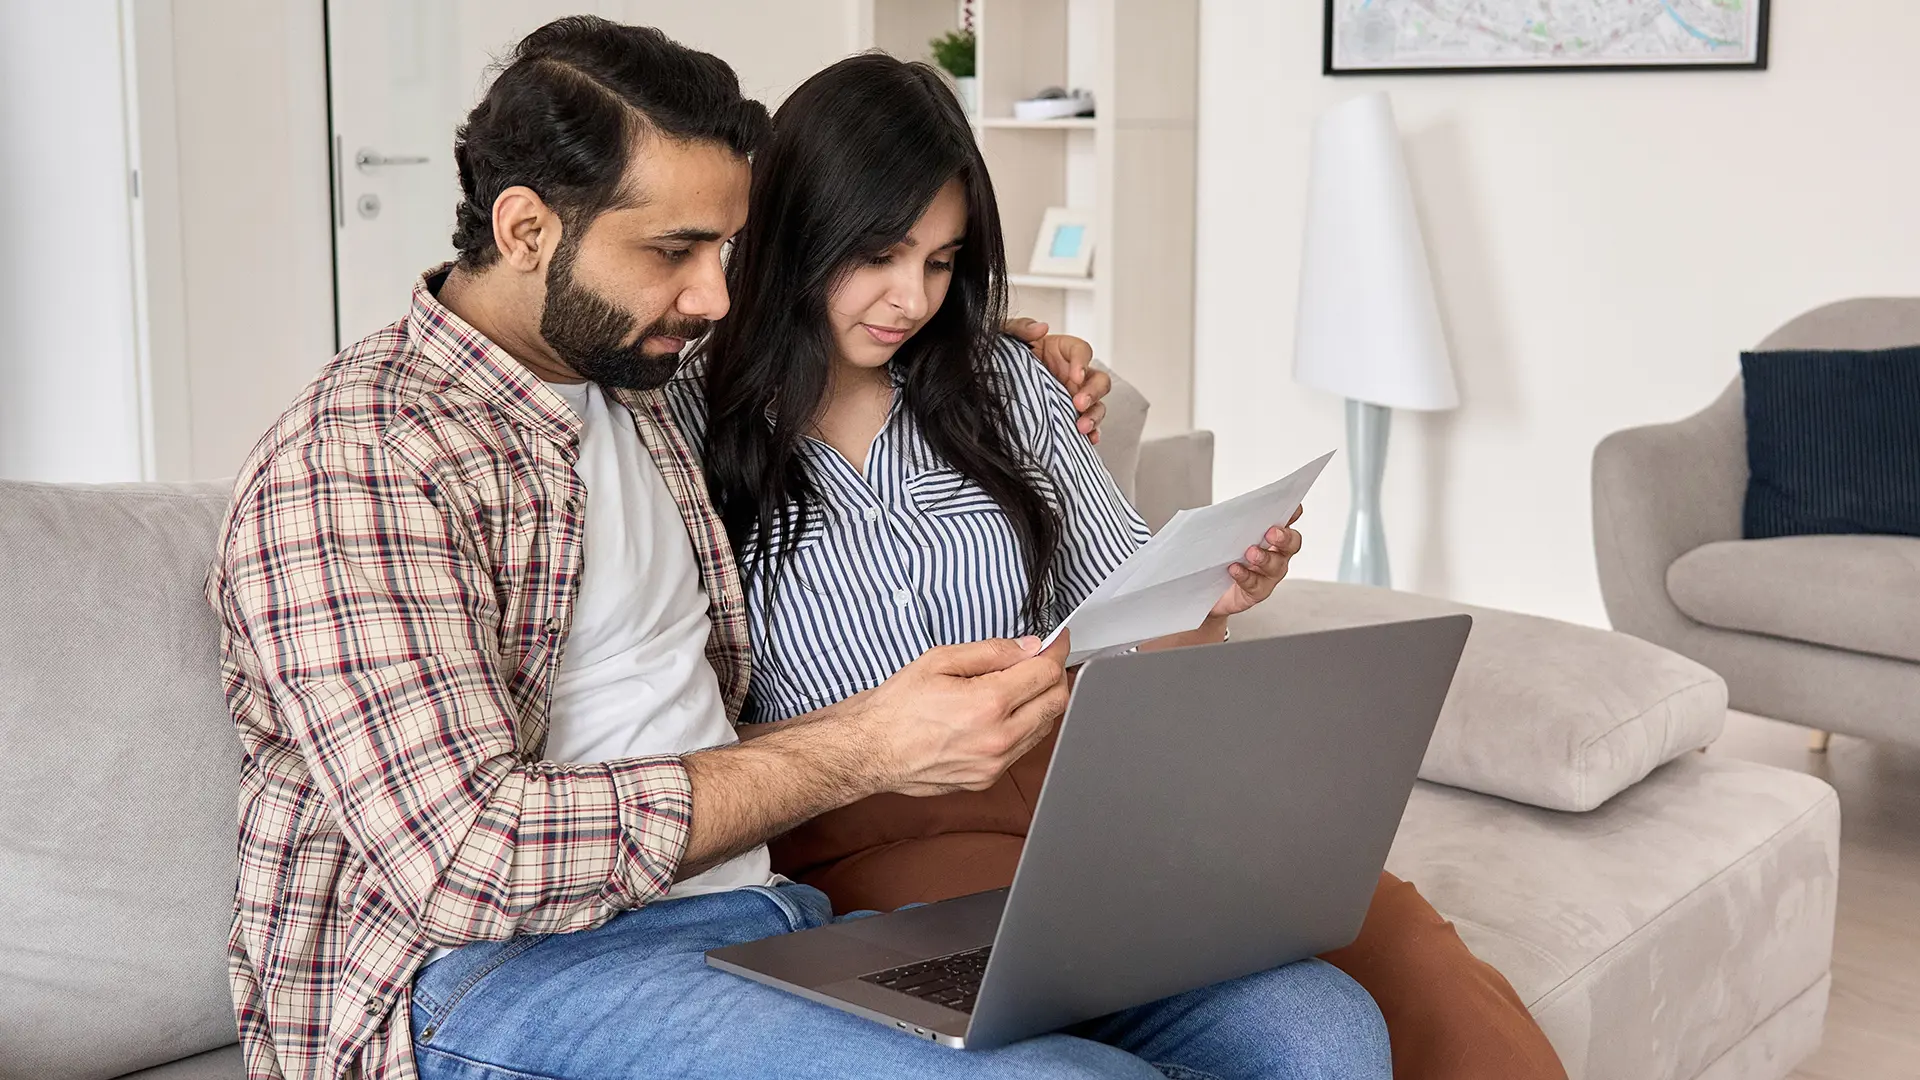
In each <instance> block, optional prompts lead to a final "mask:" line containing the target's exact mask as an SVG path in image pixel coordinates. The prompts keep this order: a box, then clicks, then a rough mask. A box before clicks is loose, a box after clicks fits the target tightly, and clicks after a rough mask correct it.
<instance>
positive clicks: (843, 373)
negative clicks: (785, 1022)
mask: <svg viewBox="0 0 1920 1080" xmlns="http://www.w3.org/2000/svg"><path fill="white" fill-rule="evenodd" d="M998 222H999V213H998V209H997V207H996V205H995V203H994V197H993V191H992V187H991V185H990V183H989V182H988V179H987V173H986V168H985V165H984V162H983V161H982V160H981V157H980V154H979V151H978V149H977V146H976V144H975V142H974V139H973V136H972V133H971V131H970V129H969V127H968V125H967V122H966V120H965V118H964V116H963V115H962V114H961V113H960V111H959V108H958V105H957V104H956V103H955V101H954V100H953V98H952V96H951V94H950V93H949V92H948V91H947V90H946V89H945V86H944V84H943V83H942V82H941V81H940V79H939V77H938V76H937V75H936V74H935V73H934V72H932V70H931V69H928V68H925V67H924V66H921V65H908V64H902V63H900V62H899V61H896V60H892V59H891V58H888V57H884V56H876V55H868V56H860V57H854V58H851V59H849V60H846V61H843V62H841V63H840V64H836V65H834V66H833V67H831V68H829V69H827V70H826V71H824V72H822V73H820V74H819V75H816V76H814V77H813V78H812V79H810V80H808V81H807V82H806V83H805V84H803V85H802V86H801V87H800V88H799V89H798V90H796V91H795V92H794V94H793V95H792V96H791V97H790V98H788V99H787V101H786V103H785V104H784V105H783V106H782V107H781V109H780V111H779V113H778V115H777V116H776V117H775V137H774V140H773V143H772V145H771V146H769V147H768V148H766V149H765V150H763V151H762V152H761V154H760V156H759V157H758V159H757V160H756V163H755V169H754V182H753V193H752V200H751V204H750V210H749V223H748V226H747V229H746V231H745V233H744V234H743V235H742V237H741V238H740V241H739V244H738V246H737V247H736V250H735V251H734V253H733V256H732V260H731V262H730V264H729V269H728V276H729V287H730V289H731V291H732V293H733V295H734V296H735V298H736V300H737V301H738V303H737V306H736V312H737V314H735V316H734V317H733V318H731V319H728V320H726V321H725V322H723V323H722V324H720V326H719V328H718V329H716V331H715V332H714V334H713V336H712V338H711V339H710V340H709V341H708V342H706V343H705V345H704V347H703V349H702V350H701V353H700V355H699V356H697V357H696V358H695V360H694V361H693V362H692V363H690V364H689V366H688V369H687V371H686V372H684V373H683V374H682V376H681V377H680V378H677V379H676V380H675V382H673V383H671V384H669V388H668V393H669V398H670V400H671V401H672V403H673V405H674V408H675V411H676V413H677V415H678V416H679V417H680V419H681V421H682V423H683V424H684V425H686V427H687V428H688V431H689V434H690V435H691V436H692V438H693V441H695V442H696V443H701V442H702V441H703V442H704V447H705V455H706V465H707V470H708V481H709V486H710V487H711V489H712V493H713V497H714V501H715V504H716V505H717V506H718V507H719V509H720V512H721V515H722V518H723V519H724V521H725V522H726V524H727V528H728V531H729V534H730V536H731V538H732V540H733V542H734V547H735V551H736V553H737V555H738V557H739V559H740V560H741V564H742V569H743V571H744V577H745V579H746V582H747V590H748V599H749V616H750V622H751V626H752V632H753V644H754V676H753V679H754V681H753V686H752V691H751V694H750V697H749V704H748V714H747V719H750V720H756V721H771V720H778V719H782V718H785V717H788V716H793V715H798V714H800V713H804V712H806V711H809V710H811V709H814V708H817V707H819V706H821V705H824V704H827V703H830V702H833V701H838V700H841V699H843V698H846V697H848V696H850V695H852V694H854V693H857V692H859V691H861V690H864V689H867V688H869V687H871V686H874V685H877V684H878V683H879V682H881V681H882V680H883V679H884V678H885V677H886V676H887V675H889V674H891V673H892V672H893V671H895V670H897V669H898V668H900V667H902V666H904V665H905V664H906V663H908V662H909V661H911V660H913V659H914V658H915V657H916V656H918V655H919V654H920V653H921V652H923V651H925V650H926V649H928V648H931V647H933V646H935V645H940V644H946V643H952V642H960V641H971V640H977V639H980V638H985V637H998V636H1006V637H1011V636H1018V635H1020V634H1026V633H1045V632H1046V631H1047V630H1048V629H1049V628H1050V627H1051V626H1053V625H1054V624H1056V623H1057V622H1058V621H1059V620H1060V619H1062V618H1064V617H1065V615H1066V614H1067V612H1069V611H1070V610H1071V609H1072V608H1073V606H1074V605H1075V604H1077V603H1078V602H1079V600H1080V599H1081V598H1082V597H1084V596H1085V595H1086V594H1087V593H1088V592H1089V591H1091V590H1092V588H1093V587H1094V586H1095V585H1096V584H1098V582H1099V581H1100V580H1101V579H1102V578H1103V577H1104V576H1105V574H1106V573H1107V572H1108V571H1109V570H1111V569H1112V568H1113V567H1114V566H1116V565H1118V564H1119V563H1120V562H1121V561H1122V560H1124V559H1125V558H1126V556H1127V555H1128V554H1129V553H1131V551H1132V550H1133V549H1134V548H1136V547H1137V546H1138V545H1139V544H1141V543H1143V542H1144V541H1145V539H1146V535H1147V532H1146V529H1145V527H1144V526H1143V525H1142V523H1141V521H1140V519H1139V517H1138V515H1137V514H1135V513H1134V512H1133V510H1132V508H1131V507H1129V506H1128V505H1127V504H1126V502H1125V500H1124V499H1123V498H1121V496H1120V495H1119V493H1118V492H1117V491H1116V490H1115V489H1114V487H1113V485H1112V483H1111V481H1110V479H1109V478H1108V476H1107V474H1106V472H1105V470H1104V469H1103V468H1102V467H1101V466H1100V464H1099V462H1098V459H1097V458H1095V457H1094V455H1093V454H1092V452H1091V450H1090V449H1089V447H1088V446H1087V443H1086V440H1085V439H1084V438H1082V437H1080V436H1079V434H1078V431H1077V430H1076V428H1075V424H1074V408H1073V405H1072V403H1071V402H1070V401H1069V400H1068V399H1067V397H1066V394H1065V393H1064V392H1063V391H1062V390H1061V389H1060V388H1059V387H1058V385H1057V384H1055V383H1054V381H1053V380H1052V379H1051V377H1049V376H1048V375H1046V373H1045V372H1044V370H1043V369H1041V368H1040V367H1039V366H1038V365H1037V364H1036V363H1035V362H1034V361H1033V360H1032V359H1031V358H1030V357H1028V356H1027V355H1026V354H1025V352H1024V350H1023V349H1020V348H1018V347H1017V346H1016V345H1015V344H1013V343H1011V342H1008V341H1006V340H1005V339H1002V338H1000V337H999V336H998V335H997V334H996V333H995V332H994V329H993V328H995V327H997V326H999V325H1000V323H1001V316H1002V314H1003V312H1004V308H1005V282H1006V267H1005V256H1004V250H1003V244H1002V238H1001V236H1000V232H999V227H998ZM709 411H710V415H709ZM1288 524H1289V525H1290V524H1291V522H1289V523H1288ZM1298 545H1299V537H1298V534H1297V533H1295V532H1293V531H1292V530H1291V529H1290V528H1287V527H1285V526H1276V527H1275V528H1274V529H1273V530H1271V531H1270V532H1269V533H1268V535H1267V536H1266V538H1265V540H1264V542H1263V543H1262V544H1261V545H1260V546H1258V547H1256V548H1252V549H1249V551H1248V552H1247V555H1246V559H1245V562H1244V563H1243V564H1239V565H1236V566H1235V567H1234V568H1233V571H1232V574H1233V578H1234V585H1233V586H1232V587H1231V588H1229V589H1228V590H1227V592H1226V594H1225V595H1223V596H1222V598H1221V600H1220V602H1219V603H1218V604H1217V605H1216V606H1215V608H1214V610H1213V612H1212V613H1211V614H1210V615H1209V617H1208V619H1207V620H1206V622H1205V623H1204V624H1203V625H1202V626H1201V627H1200V628H1198V629H1197V630H1195V631H1193V632H1191V633H1189V634H1183V635H1178V636H1176V638H1174V639H1171V641H1170V642H1163V643H1194V642H1204V641H1219V640H1221V639H1222V638H1223V636H1224V634H1225V618H1226V616H1228V615H1230V614H1233V613H1235V612H1238V611H1242V610H1245V609H1246V608H1248V607H1250V606H1252V605H1253V604H1254V603H1257V602H1259V601H1260V600H1262V599H1264V598H1265V597H1266V596H1267V594H1268V593H1269V592H1271V590H1272V588H1273V585H1274V583H1275V582H1277V581H1278V580H1279V578H1280V577H1281V576H1283V575H1284V573H1285V570H1286V562H1287V559H1288V557H1289V556H1291V555H1292V554H1293V553H1294V552H1295V551H1297V550H1298ZM1046 749H1047V748H1046V747H1044V746H1043V747H1042V748H1041V750H1039V751H1036V752H1035V753H1034V754H1030V755H1029V756H1028V758H1026V759H1024V760H1023V761H1022V762H1021V763H1020V764H1018V765H1016V766H1015V768H1014V769H1013V770H1011V772H1010V773H1009V775H1008V777H1007V778H1006V779H1005V780H1004V781H1003V782H1002V783H1001V784H1000V785H997V786H996V787H995V788H994V789H993V790H991V791H988V792H985V793H978V794H966V795H959V796H947V797H942V798H939V799H907V798H904V797H898V796H895V797H882V798H880V799H875V800H868V802H866V803H862V804H860V805H858V806H855V807H850V808H848V809H847V810H844V811H841V812H839V813H837V814H832V815H828V816H827V817H825V818H822V819H820V820H819V821H817V822H815V823H813V824H812V825H810V826H808V827H806V828H804V829H802V830H799V831H798V832H797V833H796V834H795V835H794V836H793V837H790V838H789V839H788V840H787V841H786V842H784V843H783V844H781V845H778V846H777V847H776V851H775V855H776V861H777V863H778V864H781V868H782V869H783V870H786V871H787V872H788V873H792V874H795V875H796V876H799V877H800V878H801V879H802V880H806V881H809V882H812V883H814V884H818V885H821V886H822V887H823V888H825V889H826V890H827V891H828V892H829V894H830V895H831V896H833V897H834V899H835V902H836V906H837V907H839V908H841V909H842V910H844V909H846V908H848V907H853V906H876V907H893V906H898V904H900V903H905V902H909V901H912V900H920V899H937V898H940V897H941V896H950V895H959V894H962V893H965V892H970V891H975V890H977V889H980V888H991V887H995V886H999V885H1004V884H1006V883H1007V880H1008V879H1009V878H1010V877H1011V872H1012V865H1013V861H1014V859H1016V858H1017V855H1018V849H1019V843H1020V838H1021V837H1022V836H1024V833H1025V828H1026V821H1027V820H1028V819H1030V817H1031V800H1032V796H1033V795H1034V794H1036V793H1037V790H1038V782H1039V779H1040V777H1041V776H1042V775H1043V774H1044V768H1045V751H1046ZM1389 880H1390V879H1389ZM1393 884H1395V885H1398V886H1399V888H1400V889H1403V890H1405V892H1404V893H1400V892H1394V891H1393V890H1392V889H1389V888H1383V892H1382V894H1381V896H1382V899H1386V898H1389V897H1393V898H1395V899H1396V902H1397V903H1398V904H1399V905H1400V909H1401V910H1402V914H1401V915H1399V916H1396V918H1397V920H1398V921H1399V922H1400V923H1402V924H1405V925H1413V924H1415V923H1417V922H1419V920H1421V919H1423V918H1425V916H1426V915H1427V914H1428V913H1431V908H1426V907H1425V905H1424V902H1420V901H1418V898H1417V896H1411V888H1410V887H1408V886H1404V885H1400V884H1399V883H1393ZM1409 896H1411V899H1412V901H1413V905H1412V907H1411V908H1409V906H1408V904H1407V898H1408V897H1409ZM1418 909H1424V910H1418ZM1382 913H1383V909H1382V907H1381V903H1380V902H1379V901H1376V907H1375V911H1374V913H1373V915H1372V916H1371V917H1370V919H1369V924H1368V925H1369V930H1370V931H1373V933H1372V938H1373V939H1374V940H1375V941H1381V940H1385V939H1386V935H1383V934H1382V933H1380V932H1379V931H1378V930H1377V928H1376V926H1375V924H1376V923H1378V922H1379V920H1380V917H1381V916H1382ZM1431 922H1432V924H1435V925H1438V926H1441V927H1444V924H1442V923H1440V921H1439V919H1438V916H1437V915H1433V916H1432V918H1431ZM1426 929H1428V930H1429V931H1432V930H1433V926H1428V927H1426ZM1445 933H1446V934H1448V935H1450V934H1451V930H1450V928H1445ZM1429 936H1432V934H1430V935H1429ZM1368 941H1369V939H1368V935H1367V933H1365V932H1363V937H1362V940H1361V941H1360V942H1356V945H1355V946H1354V948H1355V949H1364V948H1365V947H1367V946H1368ZM1453 945H1454V946H1455V947H1456V948H1457V951H1458V955H1457V956H1451V957H1450V959H1451V960H1453V961H1459V960H1460V959H1461V958H1463V957H1464V959H1465V961H1467V962H1471V957H1470V955H1467V954H1466V953H1465V950H1464V948H1463V947H1458V940H1457V938H1454V939H1453ZM1376 951H1377V950H1376ZM1370 955H1371V954H1370ZM1354 966H1355V967H1356V968H1359V969H1365V970H1373V969H1375V968H1383V967H1384V968H1387V969H1396V970H1399V971H1402V972H1405V973H1407V974H1409V975H1411V974H1412V972H1411V970H1410V969H1408V968H1407V966H1406V964H1405V963H1404V962H1402V958H1399V957H1386V958H1384V959H1383V958H1382V957H1379V956H1377V955H1372V956H1371V962H1362V961H1361V959H1360V958H1355V964H1354ZM1481 967H1484V965H1482V966H1481ZM1431 974H1432V973H1431V970H1429V971H1424V972H1422V973H1421V974H1420V976H1419V977H1420V978H1421V979H1422V981H1425V979H1427V978H1429V977H1431ZM1475 974H1476V976H1479V975H1491V977H1492V979H1494V980H1498V975H1497V973H1493V972H1492V971H1491V969H1490V968H1488V969H1485V971H1484V973H1479V972H1476V973H1475ZM1369 988H1370V989H1373V987H1369ZM1502 988H1505V983H1504V981H1503V980H1500V981H1499V983H1498V987H1492V988H1490V990H1489V992H1491V993H1492V996H1493V997H1494V998H1495V999H1498V1005H1499V1007H1500V1008H1503V1009H1505V1010H1506V1011H1507V1012H1514V1011H1517V1012H1518V1014H1519V1016H1520V1017H1521V1018H1523V1019H1524V1017H1525V1011H1524V1009H1521V1008H1519V1006H1518V1003H1517V1001H1508V1000H1506V998H1511V990H1510V989H1507V990H1506V991H1505V993H1506V998H1501V997H1500V995H1499V994H1498V992H1497V991H1498V990H1499V989H1502ZM1405 989H1406V988H1404V987H1403V988H1402V990H1403V991H1404V990H1405ZM1415 989H1416V990H1417V992H1418V993H1421V994H1427V995H1437V994H1440V993H1445V992H1446V991H1444V990H1441V989H1439V988H1435V987H1431V986H1419V987H1417V988H1415ZM1448 989H1452V988H1451V987H1449V988H1448ZM1483 989H1486V988H1483ZM1377 992H1378V991H1376V993H1377ZM1403 996H1404V995H1403ZM1482 996H1485V995H1484V994H1483V995H1482ZM1388 1000H1389V1001H1391V1000H1392V997H1391V996H1389V997H1388ZM1457 1019H1458V1017H1457V1016H1455V1017H1452V1018H1450V1020H1449V1021H1447V1022H1444V1023H1442V1024H1440V1025H1439V1029H1440V1030H1442V1031H1443V1032H1444V1031H1451V1030H1453V1028H1454V1027H1455V1023H1454V1021H1457ZM1391 1021H1392V1013H1391V1011H1390V1012H1389V1022H1390V1026H1391ZM1526 1026H1527V1027H1528V1028H1529V1030H1530V1031H1531V1035H1532V1036H1533V1037H1535V1041H1537V1044H1538V1048H1544V1047H1545V1042H1544V1039H1543V1038H1538V1030H1537V1028H1531V1027H1530V1021H1527V1022H1526ZM1487 1028H1488V1025H1486V1024H1482V1025H1480V1026H1479V1027H1478V1028H1477V1029H1474V1030H1470V1031H1469V1032H1468V1033H1467V1037H1466V1038H1463V1037H1462V1036H1459V1035H1454V1036H1452V1037H1453V1039H1454V1041H1455V1042H1459V1043H1462V1044H1463V1046H1466V1047H1468V1049H1470V1050H1471V1052H1467V1053H1466V1056H1465V1057H1464V1058H1463V1059H1462V1060H1463V1061H1464V1062H1465V1063H1466V1064H1467V1066H1468V1067H1469V1068H1471V1067H1473V1066H1476V1065H1480V1064H1484V1063H1486V1062H1488V1061H1489V1060H1493V1059H1491V1058H1489V1057H1488V1055H1487V1054H1486V1053H1485V1052H1483V1051H1481V1050H1478V1049H1471V1047H1473V1046H1477V1045H1479V1044H1480V1043H1481V1042H1484V1040H1485V1038H1486V1036H1487V1035H1488V1030H1487ZM1395 1040H1396V1045H1395V1048H1396V1051H1398V1050H1399V1043H1400V1033H1399V1032H1397V1031H1396V1032H1395ZM1495 1043H1496V1044H1497V1045H1495V1047H1494V1049H1495V1050H1496V1051H1499V1050H1502V1049H1508V1048H1517V1050H1516V1055H1515V1057H1514V1058H1513V1060H1514V1061H1518V1060H1520V1059H1521V1058H1522V1057H1525V1056H1527V1055H1529V1054H1532V1055H1533V1056H1535V1057H1537V1056H1538V1055H1537V1054H1534V1051H1535V1050H1536V1047H1534V1046H1533V1045H1531V1044H1529V1043H1528V1040H1527V1038H1526V1037H1525V1033H1522V1037H1519V1038H1509V1039H1506V1040H1505V1041H1504V1043H1502V1042H1501V1040H1499V1039H1497V1038H1496V1039H1495ZM1441 1049H1442V1050H1444V1051H1447V1052H1453V1051H1456V1050H1459V1049H1461V1048H1459V1047H1455V1046H1452V1045H1447V1046H1444V1047H1441ZM1545 1053H1546V1060H1548V1061H1551V1051H1550V1050H1546V1051H1545ZM1509 1064H1511V1062H1509ZM1400 1074H1401V1075H1403V1076H1404V1075H1414V1074H1411V1073H1408V1072H1406V1071H1404V1070H1400ZM1469 1074H1470V1073H1469V1072H1467V1071H1465V1070H1462V1071H1459V1072H1454V1073H1448V1074H1446V1075H1469ZM1426 1075H1441V1074H1440V1073H1438V1072H1433V1073H1427V1074H1426ZM1478 1075H1511V1076H1553V1075H1563V1074H1560V1073H1558V1072H1557V1064H1556V1065H1555V1066H1553V1069H1552V1070H1551V1071H1550V1070H1549V1069H1547V1068H1546V1067H1544V1066H1543V1067H1541V1068H1537V1069H1532V1070H1530V1071H1529V1070H1516V1069H1512V1068H1509V1069H1507V1070H1506V1071H1496V1072H1480V1073H1478Z"/></svg>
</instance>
